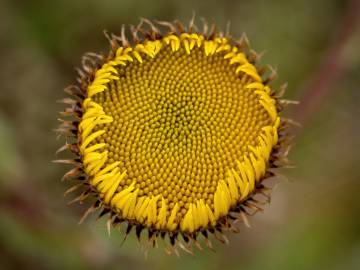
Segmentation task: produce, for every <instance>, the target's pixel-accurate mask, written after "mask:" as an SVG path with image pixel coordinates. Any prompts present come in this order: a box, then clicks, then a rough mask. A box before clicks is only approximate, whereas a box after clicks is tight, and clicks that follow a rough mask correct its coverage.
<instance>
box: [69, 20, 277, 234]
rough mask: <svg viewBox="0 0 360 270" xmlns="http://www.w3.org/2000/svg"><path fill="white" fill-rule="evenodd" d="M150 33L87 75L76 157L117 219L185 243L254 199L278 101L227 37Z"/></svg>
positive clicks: (271, 140) (269, 149) (274, 141)
mask: <svg viewBox="0 0 360 270" xmlns="http://www.w3.org/2000/svg"><path fill="white" fill-rule="evenodd" d="M150 25H151V26H152V31H151V32H150V34H149V35H147V38H145V39H144V40H143V41H139V40H137V42H136V44H135V45H134V46H130V45H129V44H128V42H126V39H125V38H124V36H122V38H121V40H122V42H123V46H118V47H116V48H114V46H113V52H112V53H111V54H110V56H109V57H108V58H107V59H103V62H102V63H101V65H98V66H97V67H96V68H95V69H94V71H91V69H90V71H89V73H90V75H89V77H88V79H87V80H86V78H85V81H86V82H85V85H86V86H85V90H84V91H83V92H84V93H83V96H82V97H81V103H80V106H81V109H80V122H79V123H78V126H77V127H76V135H77V143H76V145H75V148H76V149H78V150H77V152H78V154H79V157H80V161H81V170H82V171H83V172H84V173H85V175H86V179H87V183H88V184H89V186H90V189H91V191H92V192H95V194H97V196H98V199H99V200H100V202H101V205H103V206H104V207H105V208H106V209H109V211H111V213H113V215H115V216H116V217H117V218H118V220H126V221H128V223H129V224H132V225H136V226H140V227H141V228H145V227H146V228H148V229H149V230H152V231H156V232H167V233H169V234H170V235H174V234H177V233H181V234H183V235H187V236H191V235H194V234H196V233H197V232H199V231H202V232H204V231H206V230H212V228H216V227H218V226H217V225H219V224H220V223H221V220H223V219H224V218H226V217H228V216H229V214H230V212H231V211H235V210H236V209H240V208H241V206H242V204H243V203H244V202H245V201H247V200H248V199H249V198H250V197H251V196H252V195H253V194H256V192H257V189H259V187H260V186H261V181H262V180H263V179H264V178H265V177H266V173H267V169H268V168H269V167H270V163H269V160H270V158H271V155H272V153H273V149H274V147H276V145H277V144H278V130H279V126H280V118H279V116H278V107H277V100H276V99H275V98H274V95H273V92H272V91H271V89H270V88H269V86H267V85H266V84H265V83H264V82H263V81H262V78H261V76H260V74H259V72H258V70H257V68H256V66H255V64H254V62H253V61H252V60H251V59H250V57H249V54H248V53H247V52H246V51H244V50H243V49H242V47H241V46H239V45H238V44H236V43H234V42H233V41H232V40H231V39H230V38H227V37H216V35H211V36H206V35H205V34H202V33H199V34H197V33H192V32H191V30H190V31H188V32H186V31H185V30H184V29H182V30H181V31H179V32H174V31H172V32H170V33H168V34H166V35H165V36H161V35H159V32H158V31H155V30H154V29H155V28H154V26H153V25H152V24H150ZM167 25H170V26H171V27H174V26H172V25H171V24H167ZM134 36H136V35H135V34H134ZM111 41H114V40H111ZM112 45H114V44H113V43H112ZM83 81H84V80H83Z"/></svg>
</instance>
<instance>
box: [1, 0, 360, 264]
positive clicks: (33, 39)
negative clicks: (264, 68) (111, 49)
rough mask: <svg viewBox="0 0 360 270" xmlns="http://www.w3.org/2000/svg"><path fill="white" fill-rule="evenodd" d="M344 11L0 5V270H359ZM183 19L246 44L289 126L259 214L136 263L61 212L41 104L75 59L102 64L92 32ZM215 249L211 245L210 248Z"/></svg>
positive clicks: (351, 18)
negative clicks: (292, 135) (287, 103)
mask: <svg viewBox="0 0 360 270" xmlns="http://www.w3.org/2000/svg"><path fill="white" fill-rule="evenodd" d="M359 2H360V1H357V0H353V1H352V0H350V1H345V0H344V1H342V0H318V1H305V0H292V1H288V0H283V1H250V0H243V1H235V0H224V1H216V0H207V1H196V0H182V1H175V0H152V1H146V0H141V1H133V0H102V1H98V0H87V1H73V0H52V1H30V0H29V1H25V0H23V1H21V0H16V1H15V0H14V1H9V0H2V1H1V2H0V61H1V64H0V69H1V72H0V82H1V90H0V269H104V268H106V269H149V270H150V269H173V270H176V269H208V270H210V269H242V270H245V269H251V270H257V269H261V270H263V269H360V195H359V194H360V184H359V181H360V178H359V177H360V170H359V163H360V155H359V152H358V151H359V149H360V143H359V138H360V136H359V135H360V125H359V122H360V121H359V117H360V109H359V106H360V89H359V78H360V29H359ZM193 11H195V12H196V14H197V15H198V16H199V17H200V16H202V17H205V18H208V19H209V20H210V21H211V20H213V21H215V22H216V23H217V24H218V25H219V26H220V27H221V28H222V29H225V27H226V23H227V21H230V22H231V33H232V34H233V35H234V36H239V35H240V34H241V33H242V32H246V33H247V35H248V37H249V39H250V40H251V44H252V46H253V48H254V49H255V50H257V51H259V52H260V51H265V52H266V53H265V55H264V57H263V61H262V62H263V63H269V64H271V65H272V66H274V67H275V68H276V69H277V71H278V74H279V78H278V80H277V81H276V82H275V84H274V85H275V86H279V85H280V84H281V83H282V82H288V91H287V93H286V96H285V97H286V98H289V99H295V100H300V101H301V105H299V106H297V107H292V108H289V109H288V110H287V111H286V113H285V115H286V116H289V117H293V118H295V120H297V121H300V122H301V123H302V125H303V127H302V128H301V129H296V130H295V132H297V138H296V140H295V143H294V147H293V149H292V152H291V155H290V158H291V161H292V163H293V164H294V165H295V168H293V169H282V170H281V173H282V174H284V175H286V178H285V177H280V178H279V184H278V185H277V188H276V189H275V190H274V191H273V199H272V202H271V204H270V205H269V206H267V207H265V211H264V213H260V214H257V215H256V216H255V217H253V218H251V220H250V221H251V224H252V228H251V229H248V228H246V227H245V226H241V233H240V234H229V235H228V236H229V238H230V244H229V245H222V244H218V243H215V248H216V250H217V251H216V253H213V252H211V251H208V250H205V251H203V252H196V255H195V256H191V255H188V254H185V253H182V255H181V258H180V259H179V258H177V257H176V256H175V255H172V256H168V255H165V253H164V252H163V250H162V249H161V248H159V249H155V250H153V251H151V252H150V254H149V257H148V259H147V260H146V259H145V258H144V255H143V254H142V252H141V251H140V250H139V248H138V245H137V243H136V240H135V238H134V237H133V236H131V237H130V239H128V240H127V241H126V242H125V243H124V244H123V245H121V242H122V237H123V234H122V233H121V232H119V230H113V232H112V235H111V237H108V235H107V233H106V226H105V221H103V220H100V221H97V222H95V217H94V216H93V217H91V218H89V219H88V220H87V221H86V222H85V223H84V224H82V225H78V221H79V219H80V217H81V215H82V213H83V212H84V211H85V210H86V209H87V207H86V205H74V206H67V202H68V201H69V200H70V199H71V198H73V197H72V196H69V197H63V192H64V191H65V190H66V189H67V188H68V187H69V186H70V184H69V183H61V182H60V178H61V176H62V175H63V174H64V172H65V171H66V170H67V169H68V168H67V166H60V165H57V164H52V163H51V160H53V159H55V155H54V152H55V151H56V149H57V148H58V147H59V146H61V143H62V142H63V140H60V141H59V140H56V135H55V133H54V132H53V131H52V130H53V129H54V128H56V126H57V118H58V114H57V113H58V111H60V110H61V109H62V108H63V107H62V106H61V105H60V104H57V103H55V101H56V100H58V99H60V98H62V97H64V96H65V94H64V93H63V92H62V89H63V88H64V87H65V86H67V85H69V84H71V83H72V82H73V81H74V78H75V76H76V73H75V67H76V66H79V65H80V58H81V55H82V54H83V53H85V52H88V51H94V52H98V51H103V52H105V51H107V49H108V44H107V41H106V39H105V38H104V36H103V34H102V31H103V29H107V30H109V31H111V32H115V33H119V32H120V27H121V24H137V23H138V22H139V18H140V17H147V18H151V19H160V20H173V19H175V18H178V19H180V20H182V21H184V22H187V21H188V20H190V18H191V16H192V12H193ZM214 242H216V241H214Z"/></svg>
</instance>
